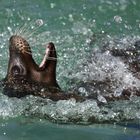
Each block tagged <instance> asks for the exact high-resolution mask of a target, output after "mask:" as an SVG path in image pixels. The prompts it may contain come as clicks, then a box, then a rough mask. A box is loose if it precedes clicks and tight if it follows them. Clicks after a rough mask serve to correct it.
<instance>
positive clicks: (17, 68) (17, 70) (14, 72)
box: [11, 65, 23, 76]
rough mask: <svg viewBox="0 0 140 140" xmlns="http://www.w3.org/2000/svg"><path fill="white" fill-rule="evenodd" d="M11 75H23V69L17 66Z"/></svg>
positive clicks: (13, 68) (12, 69)
mask: <svg viewBox="0 0 140 140" xmlns="http://www.w3.org/2000/svg"><path fill="white" fill-rule="evenodd" d="M11 73H12V75H13V76H17V75H22V73H23V69H22V67H20V66H17V65H16V66H13V67H12V68H11Z"/></svg>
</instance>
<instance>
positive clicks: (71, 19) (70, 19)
mask: <svg viewBox="0 0 140 140" xmlns="http://www.w3.org/2000/svg"><path fill="white" fill-rule="evenodd" d="M69 21H71V22H72V21H74V19H73V15H72V14H69Z"/></svg>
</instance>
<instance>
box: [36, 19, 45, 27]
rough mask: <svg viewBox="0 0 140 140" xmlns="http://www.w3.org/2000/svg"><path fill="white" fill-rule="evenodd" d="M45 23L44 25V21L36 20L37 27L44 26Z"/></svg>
mask: <svg viewBox="0 0 140 140" xmlns="http://www.w3.org/2000/svg"><path fill="white" fill-rule="evenodd" d="M43 24H44V23H43V20H42V19H37V20H36V25H37V26H42V25H43Z"/></svg>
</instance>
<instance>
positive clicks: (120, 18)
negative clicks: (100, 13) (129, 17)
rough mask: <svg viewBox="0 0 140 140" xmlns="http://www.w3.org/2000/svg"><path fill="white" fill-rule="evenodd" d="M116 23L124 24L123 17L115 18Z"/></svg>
mask: <svg viewBox="0 0 140 140" xmlns="http://www.w3.org/2000/svg"><path fill="white" fill-rule="evenodd" d="M114 21H115V22H117V23H122V17H121V16H118V15H116V16H114Z"/></svg>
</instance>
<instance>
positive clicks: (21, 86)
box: [3, 35, 84, 101]
mask: <svg viewBox="0 0 140 140" xmlns="http://www.w3.org/2000/svg"><path fill="white" fill-rule="evenodd" d="M9 53H10V57H9V64H8V70H7V75H6V77H5V78H4V80H3V93H4V94H6V95H8V96H9V97H18V98H20V97H24V96H26V95H29V94H32V95H35V96H41V97H43V98H49V99H52V100H54V101H57V100H64V99H69V98H75V99H76V100H83V99H84V98H83V97H81V96H78V95H76V94H64V92H63V91H62V90H61V89H60V87H59V85H58V83H57V81H56V65H57V54H56V50H55V46H54V44H53V43H52V42H50V43H49V44H48V45H47V47H46V53H45V56H44V58H43V61H42V62H41V64H40V66H38V65H37V64H36V63H35V61H34V59H33V57H32V52H31V48H30V46H29V43H28V42H27V41H26V40H25V39H24V38H23V37H21V36H18V35H13V36H12V37H11V38H10V40H9Z"/></svg>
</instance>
